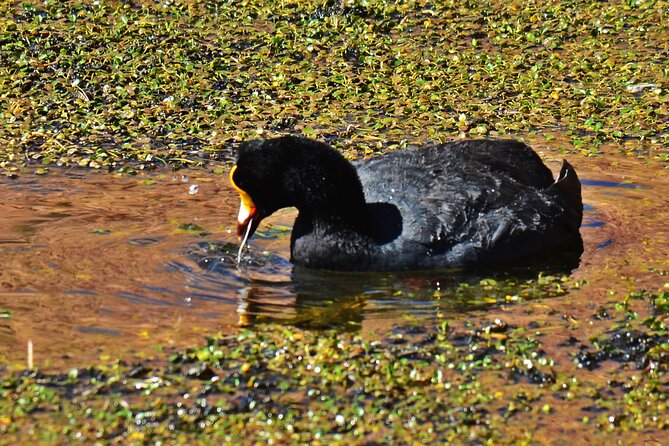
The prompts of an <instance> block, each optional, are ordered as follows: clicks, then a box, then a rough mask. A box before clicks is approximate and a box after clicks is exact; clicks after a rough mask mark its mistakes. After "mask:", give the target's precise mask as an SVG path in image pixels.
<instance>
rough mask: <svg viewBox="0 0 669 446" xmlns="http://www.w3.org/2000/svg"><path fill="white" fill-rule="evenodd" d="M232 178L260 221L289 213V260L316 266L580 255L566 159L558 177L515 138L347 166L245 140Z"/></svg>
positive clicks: (317, 152) (327, 151)
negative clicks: (292, 211) (292, 215)
mask: <svg viewBox="0 0 669 446" xmlns="http://www.w3.org/2000/svg"><path fill="white" fill-rule="evenodd" d="M233 181H234V183H235V184H236V185H237V186H238V187H239V188H241V189H242V190H244V191H246V192H247V193H248V194H249V195H250V197H251V198H252V200H253V202H254V203H255V205H256V206H257V208H258V211H259V218H262V217H264V216H267V215H269V214H271V213H272V212H274V211H276V210H277V209H280V208H282V207H289V206H295V207H297V209H298V211H299V214H298V217H297V219H296V221H295V225H294V227H293V232H292V237H291V256H292V262H293V263H295V264H297V265H303V266H307V267H312V268H323V269H337V270H361V271H363V270H364V271H389V270H400V269H428V268H429V269H432V268H468V269H471V268H488V267H492V266H496V265H509V264H516V263H532V262H535V261H539V262H541V261H542V259H543V258H545V257H546V256H548V255H552V254H555V255H558V256H559V254H560V253H561V252H563V251H564V252H567V251H569V252H572V253H573V252H577V253H576V254H577V255H578V254H580V251H579V249H582V242H581V238H580V234H579V227H580V225H581V219H582V210H583V205H582V202H581V187H580V182H579V180H578V177H577V175H576V172H575V171H574V169H573V168H572V166H571V165H570V164H569V163H567V162H566V161H564V163H563V165H562V169H561V171H560V174H559V175H558V179H557V181H556V180H555V179H554V178H553V175H552V173H551V171H550V170H549V169H548V168H547V167H546V166H545V165H544V163H543V162H542V161H541V159H540V158H539V156H538V155H537V154H536V153H535V152H534V151H532V149H530V148H529V147H528V146H527V145H525V144H523V143H521V142H518V141H512V140H463V141H456V142H451V143H446V144H439V145H434V146H429V147H422V148H415V149H407V150H398V151H395V152H392V153H389V154H387V155H383V156H379V157H376V158H373V159H370V160H363V161H359V162H356V163H354V164H351V163H349V162H348V161H347V160H346V159H345V158H344V157H343V156H342V155H341V154H339V152H337V151H336V150H335V149H333V148H331V147H330V146H328V145H326V144H323V143H320V142H317V141H313V140H310V139H305V138H297V137H291V136H287V137H281V138H275V139H268V140H258V141H250V142H248V143H245V144H243V145H242V146H241V147H240V149H239V153H238V160H237V169H236V172H235V175H234V178H233ZM551 253H552V254H551Z"/></svg>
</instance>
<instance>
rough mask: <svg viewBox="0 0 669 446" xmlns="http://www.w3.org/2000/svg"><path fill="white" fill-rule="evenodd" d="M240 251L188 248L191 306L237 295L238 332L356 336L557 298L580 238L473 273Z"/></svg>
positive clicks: (205, 245) (220, 246)
mask: <svg viewBox="0 0 669 446" xmlns="http://www.w3.org/2000/svg"><path fill="white" fill-rule="evenodd" d="M237 249H238V246H237V245H235V244H230V243H216V242H202V243H197V244H194V245H191V246H189V247H188V249H187V252H186V255H187V256H188V257H189V258H190V259H191V260H192V261H194V262H196V263H197V264H198V265H199V267H200V268H201V269H202V270H201V271H199V272H197V271H192V272H191V274H189V276H190V279H189V280H190V282H189V289H190V290H191V291H192V294H191V296H192V298H193V299H207V300H224V301H226V302H231V296H235V298H236V299H237V311H238V313H239V316H240V319H239V323H240V324H241V325H253V324H256V323H265V322H279V323H285V324H288V325H294V326H299V327H303V328H306V327H308V328H334V327H336V328H338V329H340V330H342V329H343V330H357V329H359V328H360V327H361V325H362V323H363V321H365V320H370V319H386V320H393V321H397V322H398V321H406V322H409V323H410V322H412V321H414V322H416V323H423V322H424V321H425V319H432V318H437V317H447V316H448V314H449V313H451V314H452V313H455V312H466V311H471V310H474V309H484V308H489V307H490V306H495V305H500V304H510V303H513V302H515V301H524V300H531V299H538V298H544V297H553V296H556V295H562V294H564V291H563V290H562V289H561V288H560V280H561V278H562V277H563V276H564V275H568V274H569V273H570V272H571V271H572V270H573V269H575V268H576V267H577V266H578V263H579V259H580V255H581V253H582V251H583V244H582V242H581V240H580V239H579V240H578V242H576V243H574V246H570V247H565V248H564V249H563V250H562V252H561V253H560V255H553V256H552V257H550V256H544V257H542V259H541V261H538V259H530V261H528V263H526V264H525V265H520V266H508V267H505V268H500V269H495V270H485V271H474V272H471V271H467V272H465V271H459V270H433V271H400V272H392V273H356V272H337V271H318V270H310V269H306V268H300V267H293V266H292V265H291V264H290V262H288V261H287V260H285V259H283V258H281V257H278V256H275V255H272V254H269V253H266V252H259V251H255V250H254V249H251V250H248V251H246V252H245V254H244V256H243V261H242V264H241V265H240V266H238V265H237V263H236V256H237Z"/></svg>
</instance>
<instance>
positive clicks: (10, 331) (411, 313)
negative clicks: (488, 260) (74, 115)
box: [0, 152, 669, 365]
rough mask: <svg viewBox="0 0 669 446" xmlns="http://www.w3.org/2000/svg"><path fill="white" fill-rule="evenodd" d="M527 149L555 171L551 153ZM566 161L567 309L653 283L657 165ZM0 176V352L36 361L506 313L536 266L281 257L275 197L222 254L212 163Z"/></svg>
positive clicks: (661, 173) (664, 252)
mask: <svg viewBox="0 0 669 446" xmlns="http://www.w3.org/2000/svg"><path fill="white" fill-rule="evenodd" d="M543 156H544V158H546V159H548V161H547V162H548V164H549V166H550V167H551V168H552V169H553V170H554V171H557V170H558V168H559V165H560V160H559V156H556V155H554V154H552V153H550V152H547V153H544V154H543ZM570 161H572V162H573V164H574V165H575V167H576V169H577V171H578V172H579V175H580V176H581V178H582V179H583V196H584V201H585V203H586V209H585V217H584V224H583V228H582V235H583V239H584V245H585V252H584V254H583V255H582V258H581V263H580V266H579V267H578V268H577V269H576V270H574V271H573V273H572V277H571V278H572V279H587V280H588V284H587V285H585V286H583V287H582V288H581V289H579V290H575V291H572V292H571V293H570V295H569V302H583V303H586V302H587V303H588V305H582V306H575V307H572V309H571V311H572V312H573V313H574V314H575V316H576V317H577V316H578V314H577V313H578V312H579V311H580V312H588V313H591V312H592V308H593V307H592V305H595V304H596V303H597V301H598V300H600V301H601V300H604V299H606V298H607V296H608V295H609V294H611V292H612V290H614V291H615V290H619V291H621V292H626V291H627V290H628V289H631V288H635V289H638V288H644V287H646V288H649V289H656V288H659V287H660V286H661V284H662V281H663V278H662V277H660V275H659V274H658V271H662V270H665V271H666V270H667V268H668V267H669V265H668V260H667V259H669V243H667V242H668V241H669V240H668V238H669V236H668V235H667V232H666V229H665V228H666V221H667V220H668V217H669V211H668V210H667V209H669V203H668V202H669V199H668V198H667V195H666V191H667V190H669V189H668V186H669V180H667V171H666V170H664V169H662V168H661V166H656V165H652V164H650V165H649V164H647V163H644V162H643V161H642V160H639V159H633V158H625V157H618V156H606V157H604V156H602V157H599V158H592V159H586V158H576V157H575V158H572V159H570ZM0 190H1V191H2V193H1V194H0V215H1V218H0V261H2V265H3V267H2V269H1V270H0V310H2V313H0V314H2V315H3V317H2V318H1V319H0V354H1V355H3V356H5V357H6V358H7V359H13V360H19V359H22V358H24V357H25V348H26V344H27V342H28V340H32V342H33V344H34V349H35V361H36V362H37V363H39V364H42V365H48V364H50V363H51V364H54V363H62V362H68V361H72V360H76V361H77V362H79V361H81V360H82V359H84V358H89V357H97V356H100V355H115V354H117V353H120V352H126V351H128V350H130V349H133V350H137V351H140V350H142V349H143V348H146V347H148V346H154V345H156V344H162V345H176V346H183V345H187V344H188V343H192V342H193V341H194V340H197V339H199V338H201V337H202V336H205V335H210V334H212V333H215V332H217V331H223V332H225V331H230V330H232V329H233V327H237V326H238V325H248V324H253V323H256V322H262V321H268V320H272V321H276V320H279V321H285V322H287V323H291V324H296V325H301V326H310V327H332V326H336V327H339V328H340V329H343V330H363V331H364V330H370V329H381V330H383V329H385V328H387V327H389V326H392V325H393V324H398V323H415V322H419V323H420V322H423V321H427V320H429V321H431V322H432V321H435V320H443V319H444V318H446V319H447V318H448V316H449V314H454V313H462V312H463V311H470V310H474V309H490V310H492V309H497V310H496V311H499V309H503V311H505V312H516V313H518V317H519V318H520V317H522V313H523V310H522V309H523V305H524V303H523V302H524V301H527V300H528V299H529V297H531V295H532V292H531V291H532V290H530V289H529V288H531V287H532V285H531V284H530V285H528V283H527V282H526V279H529V278H536V274H537V273H536V271H525V270H516V271H512V272H507V273H497V274H495V275H494V278H495V279H496V280H497V282H498V284H502V285H501V286H498V287H487V288H486V287H485V286H480V284H479V282H480V280H481V279H482V278H483V277H485V276H490V275H491V274H489V273H488V274H485V275H478V276H477V275H463V274H459V273H456V272H445V271H441V272H424V273H410V272H406V273H401V274H343V273H324V272H312V271H305V270H295V271H293V268H292V266H291V265H290V263H289V262H288V260H287V259H288V257H289V252H288V240H289V236H290V225H291V223H292V219H293V218H294V215H295V212H294V211H291V210H287V211H282V212H280V213H278V214H277V215H275V216H273V217H272V218H271V219H269V221H268V222H267V224H264V225H261V227H260V229H259V231H258V233H257V235H256V236H255V237H254V239H253V242H252V245H251V249H250V250H249V251H247V252H245V253H244V261H243V263H242V266H241V267H238V266H237V265H236V262H235V260H236V256H237V248H238V242H237V240H236V236H235V232H236V231H234V230H233V231H231V230H230V229H231V226H233V225H234V222H235V219H236V212H237V206H238V197H237V195H236V193H235V192H234V191H233V190H232V189H231V188H230V186H229V184H228V180H227V175H216V174H213V173H210V172H206V171H180V172H178V173H172V172H157V173H156V172H154V173H142V174H139V175H137V176H127V175H126V176H117V175H111V174H105V173H100V172H95V171H90V170H81V169H71V170H65V169H57V168H51V169H50V172H49V173H48V174H47V175H42V176H38V175H34V174H22V175H20V176H19V177H18V178H15V179H9V178H2V179H0ZM233 229H234V228H233ZM463 283H465V284H471V288H468V287H467V286H466V285H462V284H463ZM500 287H501V290H499V289H498V288H500ZM486 290H487V291H486ZM559 299H562V298H560V297H556V298H555V299H551V301H553V302H554V304H556V305H557V304H558V303H559V302H560V300H559ZM563 303H564V302H563Z"/></svg>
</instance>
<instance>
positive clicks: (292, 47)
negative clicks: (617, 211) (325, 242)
mask: <svg viewBox="0 0 669 446" xmlns="http://www.w3.org/2000/svg"><path fill="white" fill-rule="evenodd" d="M668 10H669V8H668V7H667V3H666V2H665V1H662V0H655V1H653V0H650V1H628V2H619V3H613V4H602V3H601V2H581V1H560V2H553V1H549V2H545V1H541V2H540V1H530V2H523V3H522V4H520V3H517V2H511V3H509V2H502V1H497V0H488V1H486V2H437V3H436V4H433V5H432V4H431V5H427V4H424V3H422V2H416V1H402V2H388V1H383V0H365V1H345V2H341V1H319V2H299V1H283V2H278V3H276V2H272V3H269V2H258V1H246V0H245V1H241V2H234V4H232V3H230V2H212V1H160V2H158V1H152V0H138V1H134V2H126V1H114V0H105V1H96V2H88V3H81V2H77V1H52V0H47V1H36V0H26V1H23V2H18V3H17V2H4V3H3V4H2V5H0V17H2V19H1V20H0V60H2V64H1V66H0V86H1V90H2V92H3V93H2V95H1V96H0V119H1V120H2V123H3V125H2V126H0V141H2V147H3V148H2V150H0V168H1V169H2V171H3V172H4V173H5V174H12V173H13V172H15V171H16V170H17V169H20V168H21V167H22V166H23V165H24V164H25V163H26V162H27V161H29V160H38V161H40V162H41V163H43V164H52V163H55V164H58V165H79V166H88V167H91V168H110V169H117V170H123V171H128V172H132V171H135V170H136V169H137V168H150V167H151V166H153V165H157V164H165V163H167V164H169V165H171V166H173V167H178V166H183V165H197V164H202V163H204V162H206V161H208V160H215V161H225V160H228V159H229V157H230V151H229V146H230V144H231V143H234V142H236V141H239V140H242V139H246V138H251V137H258V136H268V135H272V134H277V133H294V134H303V135H309V136H313V137H317V138H319V139H323V140H326V141H329V142H333V143H335V144H337V145H341V146H343V147H347V148H348V150H349V156H359V155H363V154H367V153H373V152H376V151H379V150H389V149H393V148H397V147H404V146H406V145H408V144H413V143H418V142H425V141H442V140H445V139H450V138H454V137H459V136H470V137H483V136H493V137H495V136H504V135H508V134H525V135H532V134H535V133H537V134H538V133H540V134H544V135H545V137H546V139H547V140H548V139H552V138H554V134H555V133H556V132H559V133H564V134H566V135H568V140H567V141H566V142H565V144H564V146H563V149H564V150H565V151H569V152H575V153H581V154H584V155H593V154H597V153H599V152H600V151H601V143H602V142H613V141H615V142H618V143H619V147H620V149H621V150H622V151H626V152H629V153H631V154H636V155H641V156H646V157H648V156H650V157H655V158H656V159H658V160H660V161H661V162H666V161H667V153H666V146H667V135H668V134H667V120H666V116H667V112H668V111H667V85H666V82H667V76H668V72H667V66H666V63H665V62H666V61H665V58H666V57H665V56H666V54H667V53H668V52H669V48H668V45H669V43H668V42H669V39H667V31H666V28H665V27H664V26H663V23H666V22H667V11H668ZM43 172H44V173H46V172H47V171H46V170H43Z"/></svg>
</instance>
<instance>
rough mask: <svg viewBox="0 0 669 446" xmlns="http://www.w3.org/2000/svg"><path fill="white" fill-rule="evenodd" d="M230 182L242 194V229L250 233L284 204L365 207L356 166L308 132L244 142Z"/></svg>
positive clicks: (305, 208) (322, 212) (332, 210)
mask: <svg viewBox="0 0 669 446" xmlns="http://www.w3.org/2000/svg"><path fill="white" fill-rule="evenodd" d="M230 182H231V183H232V186H233V187H234V188H235V189H236V190H237V192H239V196H240V198H241V206H240V208H239V215H238V217H237V224H238V226H237V235H238V236H239V237H245V238H248V237H250V236H251V235H253V232H254V231H255V230H256V228H257V227H258V224H259V223H260V221H261V220H262V219H263V218H265V217H267V216H269V215H271V214H272V213H273V212H275V211H277V210H278V209H281V208H284V207H292V206H294V207H296V208H297V209H298V210H299V211H300V212H305V213H308V214H311V215H319V216H327V215H329V214H334V215H339V216H342V215H344V216H345V215H347V214H349V213H356V212H357V213H360V212H361V211H360V207H361V206H364V203H365V199H364V194H363V192H362V186H361V185H360V180H359V179H358V176H357V173H356V171H355V168H354V167H353V166H352V165H351V164H350V163H349V162H348V161H347V160H346V159H345V158H344V157H343V156H342V155H341V154H340V153H339V152H337V151H336V150H335V149H333V148H332V147H330V146H329V145H327V144H324V143H321V142H318V141H314V140H311V139H307V138H298V137H294V136H283V137H279V138H273V139H264V140H255V141H248V142H245V143H243V144H242V145H241V146H240V147H239V149H238V153H237V163H236V164H235V166H234V167H233V168H232V170H231V171H230Z"/></svg>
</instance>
